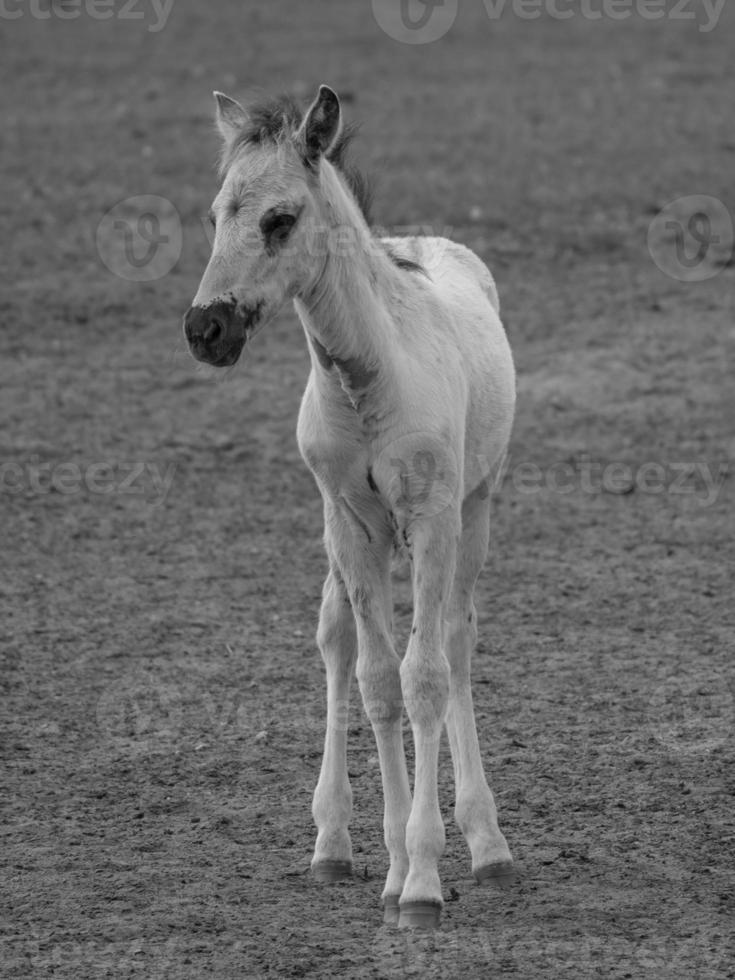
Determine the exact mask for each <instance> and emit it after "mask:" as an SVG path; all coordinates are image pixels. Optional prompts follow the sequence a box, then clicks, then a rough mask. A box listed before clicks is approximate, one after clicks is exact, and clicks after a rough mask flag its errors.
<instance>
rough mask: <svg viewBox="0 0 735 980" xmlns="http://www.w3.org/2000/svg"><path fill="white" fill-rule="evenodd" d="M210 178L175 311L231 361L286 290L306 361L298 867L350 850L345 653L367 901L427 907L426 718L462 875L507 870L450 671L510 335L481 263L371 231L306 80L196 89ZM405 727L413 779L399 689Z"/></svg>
mask: <svg viewBox="0 0 735 980" xmlns="http://www.w3.org/2000/svg"><path fill="white" fill-rule="evenodd" d="M216 101H217V123H218V126H219V129H220V132H221V134H222V137H223V140H224V149H223V156H222V175H223V183H222V187H221V190H220V192H219V193H218V195H217V197H216V199H215V201H214V204H213V206H212V214H211V216H212V220H213V222H214V224H215V237H214V245H213V250H212V256H211V259H210V262H209V265H208V267H207V270H206V272H205V274H204V278H203V279H202V282H201V285H200V287H199V291H198V293H197V295H196V297H195V299H194V302H193V304H192V307H191V309H190V310H189V311H188V313H187V314H186V317H185V321H184V329H185V334H186V338H187V340H188V342H189V345H190V348H191V351H192V353H193V355H194V356H195V357H197V358H198V359H199V360H202V361H206V362H208V363H210V364H215V365H230V364H234V363H235V361H236V360H237V358H238V357H239V355H240V352H241V350H242V347H243V344H244V343H245V341H246V339H248V338H249V337H250V336H251V335H252V334H254V333H255V332H256V331H257V330H258V329H259V328H260V327H262V326H263V325H264V324H265V323H266V322H268V320H270V319H271V318H272V317H273V316H274V315H275V313H276V312H277V311H278V310H279V309H280V307H281V306H282V304H283V303H284V302H285V301H286V300H287V299H289V298H291V299H293V300H294V302H295V305H296V310H297V312H298V315H299V317H300V319H301V322H302V324H303V327H304V331H305V333H306V339H307V341H308V344H309V350H310V354H311V373H310V375H309V379H308V382H307V386H306V392H305V394H304V398H303V401H302V404H301V412H300V415H299V422H298V440H299V446H300V448H301V452H302V454H303V456H304V459H305V460H306V462H307V464H308V465H309V467H310V468H311V470H312V471H313V473H314V476H315V477H316V481H317V483H318V485H319V489H320V491H321V493H322V496H323V498H324V517H325V545H326V550H327V555H328V558H329V574H328V576H327V579H326V582H325V584H324V596H323V602H322V609H321V616H320V621H319V630H318V643H319V647H320V650H321V653H322V656H323V658H324V663H325V665H326V673H327V731H326V739H325V746H324V759H323V762H322V768H321V774H320V777H319V782H318V785H317V788H316V792H315V794H314V805H313V814H314V820H315V823H316V826H317V830H318V833H317V839H316V847H315V852H314V858H313V861H312V869H313V872H314V874H315V875H317V876H318V877H320V878H322V879H326V880H334V879H335V878H338V877H341V876H343V875H347V874H349V873H350V871H351V866H352V850H351V843H350V836H349V831H348V824H349V820H350V814H351V809H352V793H351V789H350V784H349V780H348V775H347V761H346V735H347V724H346V706H347V702H348V699H349V693H350V684H351V680H352V677H353V674H354V673H355V670H356V673H357V679H358V682H359V686H360V691H361V693H362V698H363V702H364V705H365V710H366V713H367V715H368V717H369V719H370V721H371V723H372V726H373V729H374V732H375V738H376V741H377V748H378V755H379V758H380V767H381V772H382V779H383V792H384V799H385V820H384V826H385V842H386V846H387V848H388V853H389V855H390V867H389V870H388V876H387V879H386V883H385V888H384V890H383V902H384V906H385V916H386V921H398V922H399V924H400V925H405V926H429V927H430V926H434V925H436V924H437V923H438V921H439V914H440V910H441V906H442V894H441V885H440V881H439V874H438V870H437V865H438V861H439V858H440V856H441V854H442V851H443V848H444V826H443V823H442V819H441V815H440V811H439V801H438V793H437V760H438V751H439V741H440V737H441V732H442V729H443V727H444V726H445V725H446V729H447V734H448V736H449V744H450V747H451V751H452V759H453V763H454V776H455V782H456V806H455V816H456V819H457V822H458V824H459V826H460V828H461V830H462V832H463V834H464V836H465V838H466V840H467V843H468V845H469V848H470V851H471V854H472V870H473V873H474V875H475V877H476V879H477V880H478V881H481V882H483V881H493V880H494V881H497V882H501V883H502V882H504V881H507V880H508V879H509V878H511V877H512V875H513V863H512V858H511V854H510V851H509V849H508V845H507V843H506V841H505V838H504V837H503V835H502V833H501V832H500V830H499V828H498V822H497V816H496V811H495V804H494V802H493V797H492V794H491V792H490V789H489V788H488V785H487V782H486V779H485V774H484V772H483V768H482V762H481V759H480V750H479V746H478V740H477V732H476V729H475V720H474V714H473V708H472V694H471V688H470V656H471V653H472V650H473V648H474V646H475V642H476V639H477V627H476V616H475V608H474V604H473V592H474V588H475V582H476V579H477V576H478V574H479V572H480V569H481V567H482V565H483V563H484V560H485V556H486V552H487V544H488V533H489V505H490V494H489V485H490V484H491V483H492V480H493V478H494V475H495V473H496V472H497V468H498V467H499V465H500V463H501V460H502V457H503V455H504V453H505V450H506V446H507V443H508V439H509V436H510V431H511V425H512V420H513V410H514V402H515V376H514V370H513V361H512V358H511V353H510V349H509V347H508V343H507V340H506V336H505V332H504V330H503V327H502V324H501V322H500V318H499V316H498V299H497V293H496V291H495V286H494V283H493V280H492V277H491V276H490V273H489V272H488V270H487V268H486V267H485V266H484V265H483V263H482V262H481V261H480V260H479V259H478V258H477V256H475V255H474V254H473V253H472V252H470V251H468V250H467V249H466V248H464V247H462V246H461V245H457V244H454V243H452V242H449V241H446V240H444V239H437V238H404V239H401V238H393V239H382V240H381V239H378V238H376V237H375V236H374V235H373V234H372V233H371V231H370V227H369V224H368V221H367V220H366V205H365V194H364V184H363V182H362V181H361V180H360V179H359V177H358V176H357V175H356V173H355V172H354V171H352V170H350V169H349V168H348V167H347V165H346V163H345V160H344V153H345V148H346V145H347V142H348V135H346V134H345V131H344V130H343V129H342V124H341V113H340V106H339V101H338V99H337V96H336V95H335V94H334V92H332V91H331V90H330V89H329V88H327V87H326V86H322V87H321V88H320V90H319V94H318V96H317V98H316V99H315V101H314V102H313V104H312V105H311V107H310V108H309V110H308V111H307V112H306V114H305V115H304V116H303V117H302V114H301V112H300V110H298V108H296V106H295V105H294V104H293V103H292V102H290V101H289V100H287V99H280V100H275V101H273V102H270V103H268V104H265V105H260V106H255V107H251V108H250V109H249V110H245V109H243V108H242V107H241V106H240V105H239V104H238V103H237V102H234V101H233V100H232V99H229V98H227V97H226V96H224V95H221V94H219V93H216ZM396 550H399V551H401V552H403V553H404V554H405V555H407V556H408V557H409V558H410V560H411V563H412V579H413V593H414V619H413V627H412V630H411V638H410V641H409V644H408V649H407V651H406V654H405V656H404V658H403V661H401V660H400V658H399V657H398V656H397V654H396V650H395V648H394V645H393V638H392V630H391V620H392V599H391V580H390V565H391V556H392V554H393V553H394V552H395V551H396ZM404 705H405V708H406V710H407V712H408V717H409V719H410V722H411V727H412V730H413V738H414V745H415V759H416V766H415V775H414V786H413V800H412V798H411V790H410V786H409V779H408V773H407V769H406V761H405V756H404V750H403V736H402V727H401V716H402V711H403V707H404Z"/></svg>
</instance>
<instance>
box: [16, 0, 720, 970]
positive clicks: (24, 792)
mask: <svg viewBox="0 0 735 980" xmlns="http://www.w3.org/2000/svg"><path fill="white" fill-rule="evenodd" d="M211 7H212V8H213V9H210V8H208V7H205V5H204V4H199V5H196V4H194V3H193V2H192V0H176V3H175V6H174V8H173V9H172V11H171V13H170V17H169V19H168V22H167V23H166V25H165V26H164V27H163V29H161V30H158V31H155V32H152V31H150V30H149V29H148V28H149V27H150V26H151V24H152V23H153V22H154V21H155V17H154V16H153V13H152V10H151V9H149V8H148V7H146V6H145V5H140V9H141V11H144V12H145V18H146V19H144V20H124V19H121V18H120V17H116V18H114V19H112V20H110V21H98V20H95V19H93V18H92V17H90V16H89V15H88V14H84V15H83V16H80V17H79V18H78V19H76V20H68V21H63V20H61V19H60V18H59V17H58V16H56V15H54V16H52V17H50V18H49V19H47V20H39V19H37V18H34V17H32V16H30V14H24V16H22V17H20V18H19V19H16V20H4V21H3V25H2V40H1V41H0V44H1V45H2V65H3V67H2V75H3V85H2V87H0V100H2V105H3V119H4V124H3V137H2V145H1V146H0V159H1V161H2V172H3V184H4V188H3V190H4V194H3V196H2V200H1V201H0V208H1V213H2V219H3V229H4V236H3V237H4V243H5V244H4V248H3V249H2V255H0V271H1V272H2V281H3V288H2V297H1V298H0V310H1V311H2V323H3V358H2V363H1V364H0V374H1V381H2V384H1V387H0V410H1V412H2V416H1V417H2V434H1V437H0V438H1V440H2V442H1V446H2V456H1V458H0V464H1V465H2V478H3V486H2V493H0V506H1V507H2V527H3V532H2V554H3V562H2V565H3V573H2V577H1V579H0V582H1V586H0V589H1V591H0V596H1V597H2V608H3V621H2V634H1V636H0V649H1V653H2V674H1V677H2V685H3V697H2V719H1V721H2V736H1V737H2V741H1V743H0V752H1V753H2V761H3V777H2V784H3V800H2V817H1V820H2V834H3V846H2V851H1V852H0V861H2V864H3V866H4V867H3V872H2V881H3V888H2V896H1V897H0V908H1V909H2V916H1V920H0V921H1V927H2V937H1V938H2V948H1V950H0V963H1V964H2V965H1V966H0V975H2V976H3V977H7V978H13V980H14V978H34V980H36V978H38V980H40V978H46V977H64V978H67V977H68V978H74V980H88V978H89V980H100V978H105V977H144V978H149V980H168V978H200V977H216V978H220V977H221V978H228V980H229V978H234V977H244V978H260V977H319V978H322V977H348V978H351V977H355V978H362V977H368V978H382V977H387V978H392V977H403V976H409V977H413V976H415V977H484V976H518V977H523V978H532V980H536V978H541V980H545V978H564V977H569V978H572V977H574V978H579V977H585V978H587V977H610V978H625V977H633V978H639V977H641V978H643V977H645V978H646V980H654V978H661V980H664V978H665V980H670V978H687V980H688V978H706V980H710V978H717V980H720V978H727V977H732V976H734V975H735V967H734V966H733V963H735V946H734V943H733V938H732V936H733V929H732V922H733V912H734V911H735V862H734V861H733V844H734V843H735V820H734V818H733V807H732V800H733V791H734V790H735V775H734V773H735V769H734V768H733V762H734V754H735V753H734V749H735V744H734V741H733V721H734V720H735V687H734V686H733V677H732V666H731V665H732V652H733V639H734V636H735V633H734V626H735V622H734V621H735V614H734V613H733V603H732V578H733V567H734V559H735V549H734V548H733V542H732V531H733V516H732V515H733V483H732V475H731V459H732V456H733V451H734V450H735V441H734V439H733V428H732V421H733V418H734V417H735V399H734V397H733V385H732V377H731V372H732V363H733V356H734V354H735V316H733V308H734V297H735V289H734V286H735V268H734V267H733V262H732V258H731V250H730V249H729V245H728V243H727V241H726V240H725V241H723V242H721V243H720V247H719V248H716V247H713V248H712V250H711V254H710V255H708V257H707V259H706V262H707V263H710V266H711V271H712V273H713V275H712V277H711V278H708V279H707V280H706V281H703V282H696V283H686V282H681V281H678V280H676V279H672V278H671V277H669V276H667V275H665V274H664V273H663V272H661V271H660V270H659V268H658V267H657V265H656V264H655V263H654V261H653V260H652V257H651V254H650V253H649V250H648V248H647V233H648V228H649V225H650V224H651V222H652V220H653V219H654V217H655V215H656V214H658V212H659V211H660V209H661V208H662V207H663V206H664V205H665V204H666V203H667V202H668V201H670V200H673V199H675V198H681V197H686V196H688V195H695V194H707V195H710V196H713V197H715V198H717V199H719V200H720V201H721V202H723V205H722V206H723V207H724V208H725V209H727V208H729V210H730V213H731V214H732V212H733V198H732V173H733V165H734V164H735V142H733V137H732V132H731V131H730V129H728V127H727V126H726V124H725V120H726V118H727V115H726V111H725V109H726V107H727V105H728V104H731V102H732V95H733V80H734V77H735V67H733V64H734V63H733V61H732V58H731V52H732V46H733V41H734V40H735V17H734V16H733V13H734V12H733V10H732V9H728V10H727V11H725V13H724V14H723V16H722V20H721V22H720V23H719V26H718V27H717V29H716V30H713V31H711V32H710V33H708V34H703V33H700V32H699V31H698V30H697V27H696V24H694V23H691V22H688V21H682V22H678V21H676V22H675V21H669V20H666V21H664V22H660V23H658V22H650V23H647V22H645V21H643V20H642V19H641V18H633V19H632V20H629V21H626V22H621V23H615V22H612V21H610V20H604V21H602V22H598V21H586V20H584V19H582V18H580V17H577V18H574V19H572V20H570V21H568V22H564V23H560V22H557V21H553V20H550V19H548V18H543V19H542V20H540V21H538V22H527V21H523V20H521V19H519V18H517V17H514V16H512V15H508V16H506V17H503V18H502V19H501V20H500V21H497V22H492V23H491V22H490V21H489V20H488V18H487V16H486V14H485V12H484V10H483V7H482V5H481V4H479V3H478V4H472V5H471V4H463V5H460V8H461V9H460V13H459V16H458V18H457V21H456V23H455V25H454V26H453V27H452V29H451V31H450V32H449V33H448V34H447V35H446V37H445V38H443V39H442V40H441V41H438V42H437V43H436V44H432V45H416V46H408V45H405V44H398V43H396V42H394V41H392V40H391V39H390V38H388V37H387V36H386V35H385V33H383V32H382V31H381V30H380V29H379V27H378V26H377V23H376V21H375V19H374V18H373V16H372V14H371V8H370V4H368V3H360V4H357V3H352V4H347V3H337V2H336V0H334V2H322V3H311V4H309V5H308V7H307V5H305V4H299V5H298V6H297V5H296V4H288V3H286V2H285V0H279V2H272V3H269V4H268V5H267V6H266V5H265V4H261V5H254V4H249V3H235V2H223V3H218V4H217V5H216V6H215V5H211ZM43 9H44V10H45V9H47V8H45V7H44V8H43ZM320 81H329V82H330V84H333V85H334V86H335V87H336V88H337V89H338V91H340V92H342V94H343V95H344V96H345V97H346V101H347V108H348V110H349V112H350V114H351V115H352V116H353V117H354V118H359V119H362V120H364V127H363V132H362V137H361V140H360V145H359V148H358V152H359V155H360V157H361V159H362V160H363V162H364V163H365V165H366V166H367V167H368V169H373V170H375V171H376V172H377V173H378V176H379V192H378V203H377V217H378V220H379V222H380V223H381V224H383V225H386V226H391V227H395V226H409V225H412V226H416V225H423V226H425V228H426V230H429V231H433V232H434V233H441V232H442V231H443V230H448V231H449V233H450V234H451V236H452V237H454V238H456V239H458V240H459V241H463V242H465V243H466V244H468V245H469V246H470V247H473V248H474V249H476V250H477V251H478V253H479V254H481V255H482V256H483V258H485V259H486V260H487V261H488V262H489V263H490V265H491V267H492V268H493V269H494V271H495V273H496V276H497V279H498V283H499V287H500V292H501V297H502V302H503V308H504V311H505V317H506V322H507V326H508V331H509V335H510V338H511V341H512V344H513V348H514V351H515V355H516V358H517V363H518V369H519V408H518V419H517V424H516V427H515V431H514V436H513V442H512V446H511V458H510V464H509V467H508V470H507V473H506V475H505V478H504V481H503V483H502V485H500V486H499V487H498V488H497V492H496V494H495V521H494V536H493V546H492V551H491V556H490V559H489V561H488V566H487V569H486V571H485V573H484V574H483V577H482V580H481V583H480V588H479V595H478V606H479V611H480V622H479V626H480V637H481V639H480V644H479V648H478V652H477V656H476V660H475V692H476V702H477V713H478V721H479V727H480V732H481V742H482V747H483V752H484V756H485V759H486V764H487V769H488V772H489V773H490V774H491V782H492V785H493V787H494V790H495V793H496V798H497V802H498V807H499V811H500V815H501V820H502V825H503V827H504V829H505V831H506V834H507V836H508V838H509V841H510V843H511V846H512V848H513V851H514V853H515V856H516V858H517V860H518V863H519V867H520V870H521V875H522V877H521V880H520V882H519V884H518V885H517V886H516V887H515V888H514V889H513V890H511V891H508V892H496V891H491V890H484V889H480V888H477V887H476V886H474V885H473V883H472V882H471V879H470V875H469V863H468V854H467V853H466V848H465V845H464V842H463V840H462V838H461V836H460V834H459V832H458V831H457V829H456V827H455V826H454V825H453V823H452V820H451V811H452V803H453V800H452V794H453V788H452V782H451V766H450V761H449V757H448V752H447V750H446V746H444V747H443V749H442V760H441V798H442V807H443V812H444V813H445V816H446V822H447V849H446V854H445V857H444V859H443V862H442V878H443V884H444V889H445V898H446V903H447V904H446V911H445V915H444V920H443V925H442V927H441V929H440V930H439V931H438V932H436V933H434V934H428V935H427V934H420V933H402V932H400V933H399V932H397V931H394V930H391V929H388V928H386V927H384V926H382V924H381V922H382V915H381V910H380V903H379V896H380V891H381V888H382V881H383V877H384V874H385V871H386V858H385V853H384V850H383V845H382V830H381V826H380V821H381V801H380V780H379V772H378V768H377V764H376V758H375V750H374V744H373V740H372V734H371V732H370V727H369V724H368V723H367V721H366V719H365V717H364V715H363V714H362V712H361V709H360V707H359V705H358V704H357V701H356V703H355V710H354V713H353V716H352V717H353V721H352V728H351V736H352V740H351V746H352V747H351V754H350V771H351V776H352V782H353V789H354V793H355V816H354V821H353V827H352V836H353V842H354V844H355V847H356V872H357V873H356V875H355V877H354V879H353V880H351V881H349V882H347V883H344V884H339V885H335V886H331V887H330V886H323V885H319V884H317V883H315V882H314V881H312V880H311V879H310V877H309V875H308V873H307V869H308V863H309V858H310V850H311V847H312V845H313V836H314V833H313V828H312V825H311V818H310V810H309V808H310V798H311V793H312V790H313V787H314V784H315V781H316V777H317V773H318V767H319V760H320V751H321V743H322V728H323V701H324V694H323V672H322V667H321V664H320V661H319V658H318V654H317V652H316V649H315V644H314V641H313V635H314V631H315V628H316V619H317V612H318V601H319V594H320V589H321V581H322V578H323V575H324V571H325V560H324V558H323V554H322V548H321V540H320V538H321V505H320V500H319V497H318V493H317V491H316V488H315V486H314V485H313V483H312V481H311V477H310V475H309V473H308V472H307V470H306V468H305V466H304V465H303V463H302V462H301V460H300V458H299V455H298V451H297V448H296V443H295V435H294V429H295V419H296V412H297V409H298V401H299V397H300V392H301V390H302V388H303V384H304V382H305V378H306V374H307V370H308V358H307V354H306V350H305V346H304V343H303V339H302V336H301V333H300V330H299V328H298V325H297V323H296V321H295V318H294V316H293V314H292V313H291V312H290V311H285V312H284V314H283V316H282V317H281V318H280V319H279V320H278V321H277V322H276V323H274V324H273V325H272V326H271V328H269V329H268V330H267V331H266V332H264V333H263V334H262V335H261V337H260V338H259V339H258V340H257V342H256V343H254V344H253V346H252V349H251V350H250V351H249V352H248V353H247V356H246V357H245V358H244V359H243V361H242V363H241V364H239V365H238V366H237V367H236V368H235V369H234V370H232V371H230V372H228V373H227V374H225V375H222V374H217V373H216V372H214V371H208V370H203V369H202V368H201V367H197V366H196V365H195V364H194V362H193V361H192V360H191V359H190V358H189V356H188V354H187V353H186V351H185V349H184V345H183V340H182V337H181V332H180V317H181V315H182V313H183V312H184V310H185V309H186V308H187V306H188V304H189V302H190V300H191V298H192V296H193V295H194V292H195V289H196V285H197V282H198V279H199V276H200V274H201V271H202V270H203V268H204V263H205V261H206V256H207V254H208V242H207V237H206V234H205V232H204V230H203V226H202V223H201V216H202V215H205V214H206V211H207V208H208V206H209V201H210V199H211V197H212V195H213V193H214V190H215V187H216V184H215V178H214V174H213V170H212V166H211V164H212V161H213V159H214V156H215V153H216V141H215V138H214V135H213V132H212V129H211V124H210V116H211V105H210V102H211V96H210V92H211V90H212V89H213V88H218V89H219V88H221V89H224V90H226V91H229V92H231V93H232V94H233V95H240V96H244V95H247V93H248V92H249V91H251V90H252V88H253V87H261V88H265V89H269V90H271V89H272V90H276V91H277V90H281V89H288V90H291V91H295V92H296V93H297V94H300V95H306V94H308V93H310V92H311V90H312V88H314V87H315V86H316V84H317V83H318V82H320ZM728 99H729V102H728ZM137 195H160V196H162V197H164V198H166V199H167V200H168V201H169V202H170V206H169V207H168V210H167V209H166V206H162V210H161V211H160V214H161V220H162V221H163V225H162V227H163V228H164V231H165V232H166V233H167V234H168V233H170V234H171V235H172V236H173V238H172V240H171V241H170V242H169V244H168V245H167V248H168V249H169V251H168V252H167V251H166V249H164V250H163V252H162V253H161V257H160V262H161V263H162V265H161V267H160V268H157V272H156V274H157V276H158V277H157V278H154V279H152V280H151V281H147V282H136V281H131V278H130V277H129V276H128V278H125V277H121V276H119V275H114V274H113V273H112V272H111V271H110V270H109V269H108V268H107V267H106V266H105V264H104V262H103V259H102V258H101V254H102V255H105V254H109V248H112V249H113V252H114V248H113V246H114V242H113V243H112V244H111V243H110V238H109V235H110V227H111V226H110V221H109V219H105V218H104V216H105V215H106V214H107V213H108V212H109V211H110V209H112V208H113V207H115V206H116V205H118V203H119V202H121V201H124V200H126V199H128V198H130V197H133V196H137ZM125 207H126V206H124V205H123V206H122V210H121V211H120V213H121V214H123V215H124V214H126V211H125ZM130 207H133V206H130ZM681 207H682V208H683V209H684V212H685V211H686V207H685V205H682V206H681ZM684 212H682V213H684ZM115 213H116V214H117V213H118V212H115ZM132 213H134V207H133V212H132ZM683 220H684V218H682V221H683ZM100 229H101V230H100ZM179 230H180V233H181V238H180V241H181V250H180V251H181V254H180V256H179V255H178V247H179V246H178V242H179V239H178V238H177V237H176V236H177V234H178V233H179ZM106 236H107V237H106ZM667 247H668V248H673V245H672V243H671V241H669V242H668V245H667V244H666V242H665V241H664V244H663V245H661V244H660V243H659V245H656V246H655V248H656V249H658V248H663V249H665V248H667ZM106 249H108V252H106V251H105V250H106ZM171 250H173V252H172V251H171ZM169 258H172V259H173V261H170V262H169ZM156 261H159V259H157V260H156ZM168 265H172V266H173V268H172V269H171V270H170V271H168V273H167V274H165V275H163V274H160V273H161V270H164V271H166V267H167V266H168ZM613 464H615V468H614V469H612V470H611V469H610V467H611V466H612V465H613ZM652 465H653V466H658V467H660V469H651V468H650V467H651V466H652ZM645 466H648V467H649V468H648V469H642V468H643V467H645ZM533 467H537V468H538V469H537V470H534V469H533ZM400 588H401V590H402V591H399V595H398V604H397V610H398V620H399V630H400V631H401V635H404V634H405V630H406V625H407V622H408V617H409V615H410V597H409V596H408V595H407V594H406V591H405V584H404V585H403V586H401V587H400Z"/></svg>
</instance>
